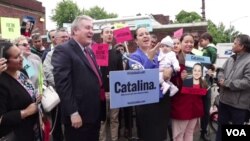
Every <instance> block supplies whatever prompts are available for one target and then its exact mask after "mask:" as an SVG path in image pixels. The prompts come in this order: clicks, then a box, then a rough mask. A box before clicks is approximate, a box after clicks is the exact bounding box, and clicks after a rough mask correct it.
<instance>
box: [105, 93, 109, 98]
mask: <svg viewBox="0 0 250 141" xmlns="http://www.w3.org/2000/svg"><path fill="white" fill-rule="evenodd" d="M105 97H106V99H107V100H109V98H110V94H109V92H105Z"/></svg>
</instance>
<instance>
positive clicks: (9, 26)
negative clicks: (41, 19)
mask: <svg viewBox="0 0 250 141" xmlns="http://www.w3.org/2000/svg"><path fill="white" fill-rule="evenodd" d="M0 23H1V32H2V38H4V39H15V38H17V37H19V36H20V20H19V18H7V17H0Z"/></svg>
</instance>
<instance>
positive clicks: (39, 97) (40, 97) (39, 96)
mask: <svg viewBox="0 0 250 141" xmlns="http://www.w3.org/2000/svg"><path fill="white" fill-rule="evenodd" d="M42 97H43V96H42V95H41V94H38V96H37V97H36V103H37V104H38V103H40V102H41V100H42Z"/></svg>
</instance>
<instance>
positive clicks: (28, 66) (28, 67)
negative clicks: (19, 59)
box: [23, 57, 35, 78]
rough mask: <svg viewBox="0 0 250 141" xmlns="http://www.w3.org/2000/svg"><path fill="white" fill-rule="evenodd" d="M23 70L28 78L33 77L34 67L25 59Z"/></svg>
mask: <svg viewBox="0 0 250 141" xmlns="http://www.w3.org/2000/svg"><path fill="white" fill-rule="evenodd" d="M23 69H24V70H25V71H26V72H27V74H28V76H29V78H31V77H32V76H34V75H35V70H34V67H33V66H32V64H31V63H30V62H29V60H27V59H26V58H25V57H23Z"/></svg>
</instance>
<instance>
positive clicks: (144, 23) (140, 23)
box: [135, 20, 153, 32]
mask: <svg viewBox="0 0 250 141" xmlns="http://www.w3.org/2000/svg"><path fill="white" fill-rule="evenodd" d="M135 24H136V28H139V27H145V28H147V30H148V31H149V32H152V31H153V26H152V22H151V21H150V20H137V21H135Z"/></svg>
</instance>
